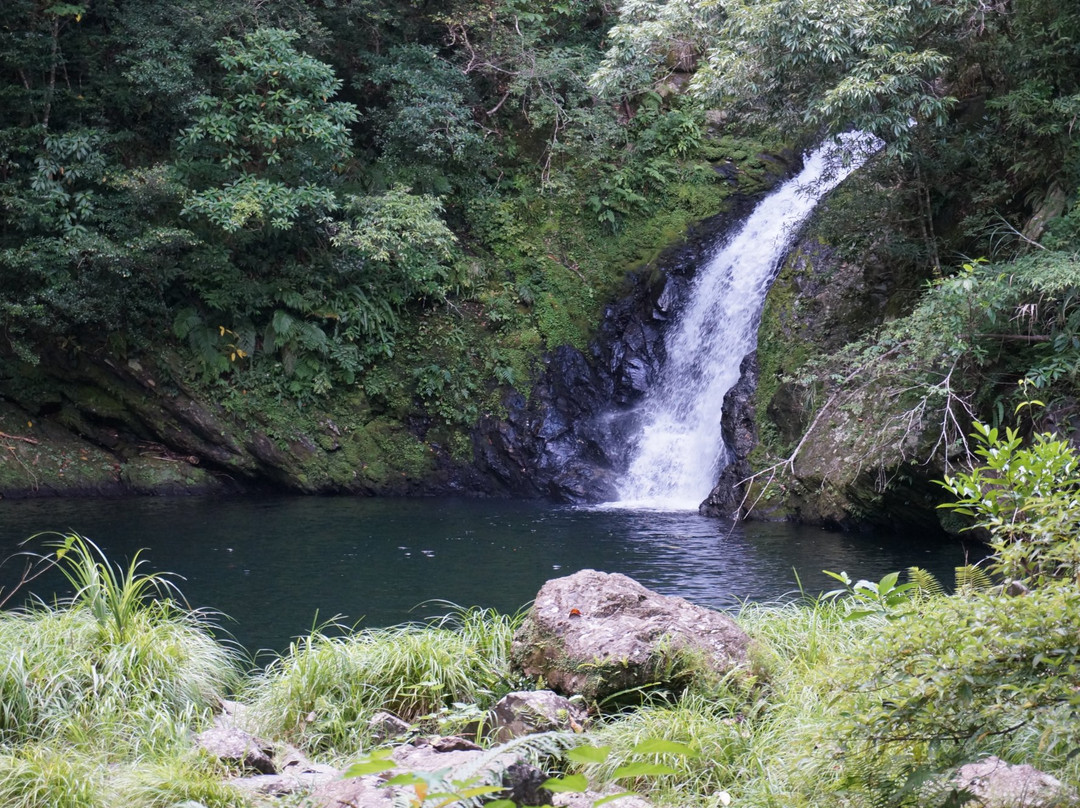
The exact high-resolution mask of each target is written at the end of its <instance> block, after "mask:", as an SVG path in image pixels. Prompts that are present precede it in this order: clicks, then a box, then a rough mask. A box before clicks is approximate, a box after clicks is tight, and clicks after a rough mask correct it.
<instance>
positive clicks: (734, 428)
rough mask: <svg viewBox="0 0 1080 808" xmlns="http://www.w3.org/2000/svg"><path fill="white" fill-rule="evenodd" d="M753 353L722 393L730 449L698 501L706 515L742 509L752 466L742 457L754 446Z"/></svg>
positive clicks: (737, 513) (734, 515)
mask: <svg viewBox="0 0 1080 808" xmlns="http://www.w3.org/2000/svg"><path fill="white" fill-rule="evenodd" d="M757 382H758V363H757V354H756V353H749V354H747V355H746V356H745V357H743V361H742V363H741V364H740V365H739V381H738V382H737V383H736V384H735V386H734V387H732V388H731V389H730V390H728V392H727V393H726V394H725V395H724V406H723V415H722V417H723V434H724V445H725V446H727V447H728V451H729V452H730V462H729V463H728V464H727V465H726V466H725V467H724V468H723V470H722V471H721V472H720V477H719V479H718V480H717V481H716V485H715V486H714V487H713V490H712V491H711V492H710V493H709V496H708V498H706V500H705V501H704V502H703V503H702V504H701V508H700V510H701V513H702V514H704V515H706V516H721V517H724V518H727V519H738V518H741V517H742V516H743V514H744V513H745V511H746V507H745V503H744V500H745V494H746V483H745V482H744V481H745V480H746V479H747V478H748V477H749V476H750V475H751V474H752V473H753V468H751V466H750V462H749V461H748V460H747V459H746V458H747V457H748V456H749V455H750V452H751V451H753V449H754V447H755V446H756V445H757V424H756V422H755V414H754V394H755V392H756V391H757Z"/></svg>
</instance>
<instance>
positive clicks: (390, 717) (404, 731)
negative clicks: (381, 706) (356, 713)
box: [368, 710, 412, 744]
mask: <svg viewBox="0 0 1080 808" xmlns="http://www.w3.org/2000/svg"><path fill="white" fill-rule="evenodd" d="M368 730H370V732H371V740H372V741H373V742H374V743H375V744H380V743H385V742H386V741H396V740H399V739H401V738H405V737H408V735H409V733H410V732H412V727H411V726H410V725H409V722H408V721H403V720H402V719H400V718H398V717H397V716H396V715H394V714H393V713H391V712H387V711H386V710H379V711H378V712H377V713H375V715H373V716H372V717H371V720H370V721H369V722H368Z"/></svg>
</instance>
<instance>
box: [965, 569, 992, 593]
mask: <svg viewBox="0 0 1080 808" xmlns="http://www.w3.org/2000/svg"><path fill="white" fill-rule="evenodd" d="M993 585H994V582H993V581H992V580H991V579H990V576H989V575H988V574H987V572H986V570H984V569H982V568H981V567H976V566H975V565H974V564H965V565H964V566H962V567H957V568H956V591H957V592H959V593H961V594H964V595H974V594H976V593H978V592H985V591H986V590H987V589H989V588H990V587H991V586H993Z"/></svg>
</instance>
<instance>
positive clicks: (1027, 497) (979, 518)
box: [941, 422, 1080, 585]
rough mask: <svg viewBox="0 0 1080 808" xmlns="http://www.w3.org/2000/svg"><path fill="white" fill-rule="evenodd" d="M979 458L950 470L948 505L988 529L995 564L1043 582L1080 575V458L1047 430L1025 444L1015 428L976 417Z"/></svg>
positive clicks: (1016, 576)
mask: <svg viewBox="0 0 1080 808" xmlns="http://www.w3.org/2000/svg"><path fill="white" fill-rule="evenodd" d="M972 437H973V438H974V439H975V442H976V449H975V454H976V455H977V456H978V457H980V458H982V461H983V462H982V464H981V465H978V466H976V467H975V468H973V469H972V470H971V471H970V472H959V473H957V474H955V475H952V476H946V477H945V480H944V482H943V483H942V485H943V486H944V487H945V489H946V490H948V491H949V492H951V493H952V494H953V495H954V496H955V497H956V499H955V501H953V502H947V503H945V504H943V505H942V506H941V507H943V508H949V509H950V510H953V511H955V512H957V513H960V514H962V515H964V516H967V517H970V518H971V519H973V520H974V523H975V526H976V527H980V528H983V529H985V530H987V531H988V532H989V534H990V546H991V547H992V548H993V550H994V555H993V558H992V564H991V568H992V569H993V571H994V572H996V573H997V574H999V575H1001V576H1002V577H1004V578H1005V579H1007V580H1010V581H1021V582H1023V583H1025V584H1028V585H1042V584H1045V583H1047V582H1049V581H1051V580H1053V579H1065V580H1067V581H1074V582H1076V581H1077V580H1078V579H1080V457H1078V456H1077V451H1076V448H1075V447H1074V446H1073V445H1072V444H1071V443H1069V442H1068V441H1066V440H1063V439H1060V438H1055V437H1054V436H1053V435H1051V434H1050V433H1048V432H1040V433H1038V434H1036V435H1035V436H1034V437H1033V438H1032V440H1031V442H1030V445H1028V446H1024V445H1023V443H1024V442H1023V440H1022V439H1021V437H1020V436H1019V434H1018V433H1017V431H1016V430H1014V429H1012V428H1011V427H1010V428H1006V429H1005V431H1004V433H1002V432H1000V431H999V430H998V429H997V428H994V427H989V426H987V425H985V424H981V423H979V422H976V423H975V433H974V434H973V435H972Z"/></svg>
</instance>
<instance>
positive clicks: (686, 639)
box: [511, 570, 750, 701]
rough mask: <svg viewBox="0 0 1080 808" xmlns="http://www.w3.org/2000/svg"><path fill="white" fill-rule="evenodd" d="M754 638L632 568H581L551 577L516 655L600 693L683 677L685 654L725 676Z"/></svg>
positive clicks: (529, 670) (528, 665)
mask: <svg viewBox="0 0 1080 808" xmlns="http://www.w3.org/2000/svg"><path fill="white" fill-rule="evenodd" d="M749 645H750V638H749V637H748V636H747V635H746V633H745V632H744V631H743V630H742V629H740V628H739V627H738V626H737V625H736V624H735V621H733V620H732V619H731V618H730V617H728V616H727V615H724V614H721V613H720V612H716V611H713V610H711V609H706V608H703V607H701V606H695V605H694V604H692V603H690V602H689V601H687V600H684V599H683V598H677V597H669V596H666V595H660V594H658V593H656V592H653V591H651V590H649V589H646V588H645V587H644V586H642V585H641V584H639V583H637V582H636V581H634V580H632V579H631V578H628V577H626V576H625V575H619V574H617V573H615V574H609V573H604V572H597V571H595V570H582V571H581V572H578V573H575V574H574V575H570V576H567V577H565V578H556V579H554V580H551V581H548V582H547V583H546V584H544V586H543V587H542V588H541V590H540V592H539V594H538V595H537V596H536V601H535V603H534V604H533V607H532V609H530V611H529V614H528V616H527V617H526V618H525V621H524V622H523V623H522V625H521V628H519V629H518V631H517V633H516V634H515V635H514V642H513V647H512V650H511V661H512V664H513V666H514V668H515V670H517V671H518V672H520V673H523V674H525V675H526V676H530V677H543V680H544V682H546V683H547V686H548V687H550V688H551V689H552V690H555V691H557V692H560V693H563V694H566V695H573V694H580V695H582V696H584V697H585V698H586V699H588V700H590V701H594V700H601V699H604V698H606V697H608V696H612V695H614V694H617V693H620V692H624V691H628V690H632V689H634V688H640V687H644V686H647V685H650V684H654V683H655V684H661V685H678V684H679V683H680V681H681V680H682V677H683V676H684V673H685V668H683V667H682V660H684V659H686V658H692V659H693V662H694V664H695V665H696V666H700V668H703V669H704V672H706V673H708V674H710V675H715V676H723V675H724V674H726V673H728V672H730V671H732V670H734V669H735V668H737V667H739V666H742V665H745V664H746V662H747V648H748V647H749Z"/></svg>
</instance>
